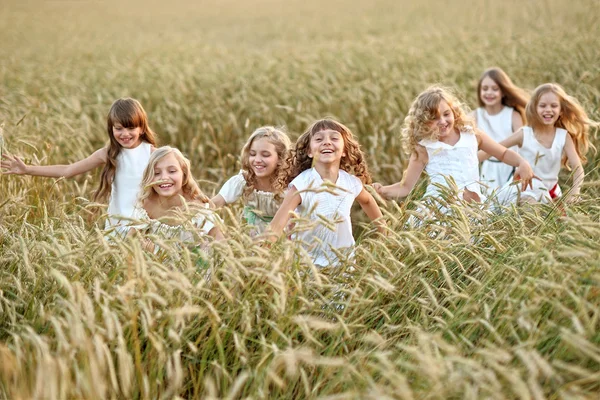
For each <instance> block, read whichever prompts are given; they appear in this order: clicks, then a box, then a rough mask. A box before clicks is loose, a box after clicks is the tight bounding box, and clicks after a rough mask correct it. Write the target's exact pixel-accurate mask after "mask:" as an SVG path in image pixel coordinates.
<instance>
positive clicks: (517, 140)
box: [477, 129, 523, 162]
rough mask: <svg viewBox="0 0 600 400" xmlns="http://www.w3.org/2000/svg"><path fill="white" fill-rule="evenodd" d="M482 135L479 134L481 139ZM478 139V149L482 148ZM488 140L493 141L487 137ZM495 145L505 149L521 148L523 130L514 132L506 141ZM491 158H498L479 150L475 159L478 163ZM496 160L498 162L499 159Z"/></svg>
mask: <svg viewBox="0 0 600 400" xmlns="http://www.w3.org/2000/svg"><path fill="white" fill-rule="evenodd" d="M482 134H484V135H485V133H483V132H480V133H479V136H480V137H481V135H482ZM486 136H487V135H486ZM480 137H479V138H478V139H477V140H478V142H479V148H482V147H481V138H480ZM488 138H489V139H490V140H492V141H493V139H491V138H490V137H489V136H488ZM497 144H499V145H501V146H503V147H505V148H510V147H513V146H519V147H521V146H523V130H522V129H519V130H518V131H516V132H515V133H513V134H512V135H510V136H509V137H507V138H506V139H504V140H503V141H501V142H500V143H497ZM492 156H493V157H496V158H498V157H497V156H496V155H494V154H491V153H488V152H487V151H484V150H479V152H478V153H477V158H478V159H479V162H482V161H485V160H487V159H488V158H490V157H492ZM498 160H500V158H498Z"/></svg>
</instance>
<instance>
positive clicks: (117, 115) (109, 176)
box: [94, 97, 156, 200]
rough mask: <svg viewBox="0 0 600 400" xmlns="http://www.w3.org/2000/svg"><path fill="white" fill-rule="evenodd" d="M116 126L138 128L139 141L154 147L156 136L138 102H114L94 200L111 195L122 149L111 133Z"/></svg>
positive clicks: (108, 122) (109, 113)
mask: <svg viewBox="0 0 600 400" xmlns="http://www.w3.org/2000/svg"><path fill="white" fill-rule="evenodd" d="M116 124H120V125H122V126H123V127H125V128H140V129H141V131H142V134H141V135H140V139H141V140H143V141H145V142H148V143H150V144H151V145H152V146H156V134H155V133H154V131H152V129H150V127H149V126H148V116H147V115H146V111H144V108H143V107H142V105H141V104H140V102H139V101H137V100H135V99H132V98H129V97H124V98H121V99H117V100H115V102H114V103H113V104H112V106H111V107H110V110H109V111H108V115H107V117H106V131H107V133H108V138H109V140H110V143H109V145H108V155H107V160H106V164H105V165H104V169H103V170H102V175H101V178H100V186H99V187H98V190H96V192H95V193H94V200H100V199H104V198H106V197H108V196H109V195H110V193H111V189H112V183H113V180H114V179H115V173H116V171H117V156H118V155H119V153H121V149H122V147H121V145H120V144H119V142H117V139H116V138H115V135H114V133H113V126H115V125H116Z"/></svg>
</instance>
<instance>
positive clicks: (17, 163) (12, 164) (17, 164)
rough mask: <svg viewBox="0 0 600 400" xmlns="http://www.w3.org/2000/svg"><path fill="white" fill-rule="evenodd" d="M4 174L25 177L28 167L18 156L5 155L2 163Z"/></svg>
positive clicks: (0, 165) (0, 164) (0, 162)
mask: <svg viewBox="0 0 600 400" xmlns="http://www.w3.org/2000/svg"><path fill="white" fill-rule="evenodd" d="M0 168H2V173H3V174H16V175H23V174H26V173H27V165H26V164H25V163H24V162H23V161H22V160H21V159H20V158H19V157H17V156H12V155H10V154H3V155H2V160H1V161H0Z"/></svg>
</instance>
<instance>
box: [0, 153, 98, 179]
mask: <svg viewBox="0 0 600 400" xmlns="http://www.w3.org/2000/svg"><path fill="white" fill-rule="evenodd" d="M107 153H108V152H107V149H106V147H103V148H101V149H100V150H96V151H95V152H94V153H92V155H90V156H89V157H86V158H84V159H83V160H81V161H77V162H74V163H73V164H69V165H26V164H25V163H24V162H23V161H22V160H21V159H20V158H19V157H17V156H12V155H8V154H6V155H3V156H2V161H1V167H2V172H3V173H5V174H16V175H32V176H45V177H48V178H62V177H65V178H72V177H74V176H76V175H80V174H84V173H86V172H88V171H91V170H93V169H94V168H97V167H99V166H100V165H103V164H106V160H107Z"/></svg>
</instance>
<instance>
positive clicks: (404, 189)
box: [373, 86, 533, 212]
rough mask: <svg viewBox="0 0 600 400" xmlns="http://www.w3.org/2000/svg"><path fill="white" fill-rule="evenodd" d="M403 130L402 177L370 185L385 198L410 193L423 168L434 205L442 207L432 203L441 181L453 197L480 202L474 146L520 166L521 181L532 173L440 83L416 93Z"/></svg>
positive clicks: (530, 176) (525, 182)
mask: <svg viewBox="0 0 600 400" xmlns="http://www.w3.org/2000/svg"><path fill="white" fill-rule="evenodd" d="M403 133H404V135H405V136H406V139H407V142H408V144H409V150H410V154H411V155H410V160H409V162H408V167H407V169H406V171H405V172H404V177H403V179H402V181H401V182H398V183H395V184H393V185H389V186H382V185H381V184H374V185H373V186H374V187H375V189H376V190H377V192H378V193H379V194H380V195H381V196H382V197H384V198H387V199H391V198H398V197H406V196H408V194H409V193H410V192H411V191H412V189H413V188H414V186H415V184H416V183H417V180H418V179H419V176H420V175H421V172H422V171H423V170H425V171H426V172H427V174H428V175H429V179H430V184H429V186H428V187H427V192H426V194H425V196H426V198H427V199H429V202H430V203H433V204H434V206H435V207H436V208H437V209H438V210H440V211H442V212H445V211H446V209H445V207H443V206H440V205H438V204H436V203H437V201H438V200H439V198H440V186H441V187H443V188H449V189H451V190H453V191H454V194H455V196H456V197H455V199H456V200H464V201H466V202H481V201H483V200H484V196H483V194H482V192H481V188H480V183H479V170H478V160H477V149H478V148H481V149H484V150H486V151H487V152H489V153H491V154H493V155H494V156H495V157H497V158H498V159H499V160H502V161H503V162H505V163H507V164H509V165H512V166H514V167H517V166H518V167H519V168H520V169H521V171H522V176H523V184H524V185H525V184H527V183H528V182H529V181H530V180H531V178H532V176H533V173H532V171H531V167H530V166H529V164H528V163H527V162H526V161H525V160H524V159H523V158H522V157H521V156H519V155H518V154H517V153H516V152H514V151H512V150H509V149H507V148H505V147H504V146H501V145H499V144H498V143H496V142H495V141H493V140H492V139H491V138H490V137H489V136H488V135H486V134H485V133H482V132H477V133H476V132H475V130H474V128H473V126H472V123H471V122H470V120H469V118H468V117H467V116H466V114H465V112H464V110H463V108H462V106H461V104H460V102H459V101H458V99H457V98H456V97H455V96H454V95H452V94H451V93H450V92H449V91H448V90H447V89H445V88H442V87H437V86H433V87H431V88H429V89H427V90H425V91H424V92H423V93H421V94H420V95H419V96H418V97H417V99H416V100H415V101H414V102H413V104H412V106H411V108H410V110H409V112H408V115H407V117H406V119H405V121H404V129H403ZM452 182H454V184H455V185H454V184H452ZM446 200H449V201H451V200H452V199H446Z"/></svg>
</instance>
